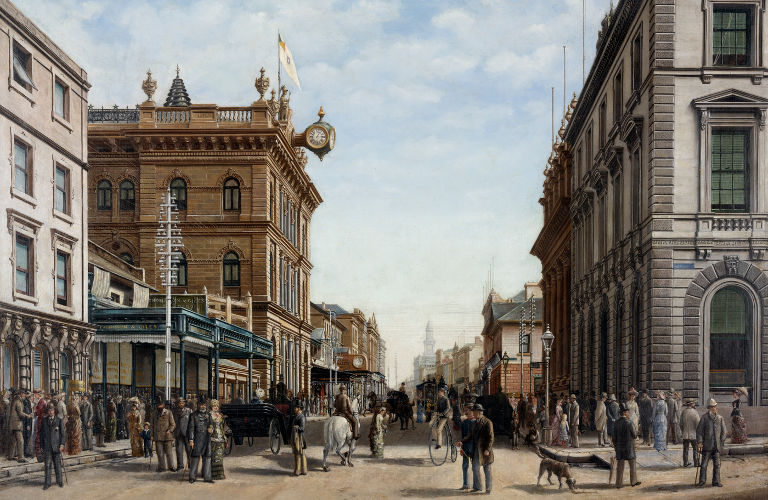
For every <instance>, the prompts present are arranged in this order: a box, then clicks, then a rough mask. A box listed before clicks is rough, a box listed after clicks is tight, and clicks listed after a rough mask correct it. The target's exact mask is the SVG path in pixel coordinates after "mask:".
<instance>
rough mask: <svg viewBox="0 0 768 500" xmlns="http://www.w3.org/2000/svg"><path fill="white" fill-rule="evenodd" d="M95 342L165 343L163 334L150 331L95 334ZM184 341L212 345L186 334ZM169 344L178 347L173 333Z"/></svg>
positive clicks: (177, 339)
mask: <svg viewBox="0 0 768 500" xmlns="http://www.w3.org/2000/svg"><path fill="white" fill-rule="evenodd" d="M95 342H104V343H107V342H143V343H145V344H158V345H165V335H158V334H152V333H106V334H97V335H96V338H95ZM184 342H187V343H191V344H198V345H201V346H204V347H213V344H212V343H211V342H208V341H207V340H203V339H198V338H195V337H192V336H190V335H187V336H186V337H185V338H184ZM171 345H173V346H175V347H178V346H179V338H178V337H176V336H175V335H172V336H171Z"/></svg>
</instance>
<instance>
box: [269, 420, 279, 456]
mask: <svg viewBox="0 0 768 500" xmlns="http://www.w3.org/2000/svg"><path fill="white" fill-rule="evenodd" d="M281 439H282V436H281V435H280V422H278V421H277V419H276V418H273V419H272V421H271V422H270V423H269V449H271V450H272V454H273V455H277V454H278V453H280V441H281Z"/></svg>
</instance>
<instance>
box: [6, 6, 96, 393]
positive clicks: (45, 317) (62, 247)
mask: <svg viewBox="0 0 768 500" xmlns="http://www.w3.org/2000/svg"><path fill="white" fill-rule="evenodd" d="M0 27H1V28H2V31H3V35H4V36H2V37H0V53H1V54H2V57H0V67H2V68H3V69H2V70H0V71H2V73H3V75H4V76H5V77H7V82H8V86H7V87H5V86H4V88H3V90H2V93H3V97H2V99H0V128H2V130H3V134H2V136H1V137H0V151H2V152H3V162H2V167H0V173H1V175H2V179H3V181H4V182H3V189H2V194H0V205H2V212H3V213H2V221H3V223H4V224H5V227H4V228H3V231H0V252H2V262H3V264H2V266H0V282H2V283H3V286H2V287H0V390H3V389H9V388H11V387H14V388H24V389H39V390H42V391H44V392H46V393H47V392H50V391H55V390H60V391H64V392H72V391H81V390H83V389H84V388H85V383H86V382H87V377H88V370H89V359H88V352H89V346H90V345H91V343H92V342H93V332H94V330H95V328H93V327H92V326H91V325H89V324H88V287H87V283H88V281H87V273H88V228H87V226H86V215H85V207H84V206H83V202H84V200H85V198H86V189H87V182H88V165H87V154H86V147H87V144H86V134H85V121H86V113H87V107H88V90H89V89H90V87H91V85H90V84H89V83H88V75H87V73H86V72H85V70H83V69H82V68H80V67H79V66H78V65H77V64H76V63H75V62H74V61H73V60H72V59H70V58H69V56H67V55H66V54H65V53H64V52H63V51H62V50H61V49H60V48H59V47H58V46H57V45H56V44H55V43H54V42H53V41H52V40H51V39H49V38H48V37H47V36H46V35H45V33H43V32H42V31H40V29H39V28H38V27H37V26H35V25H34V23H32V21H30V20H29V19H27V18H26V17H25V16H24V15H23V14H22V13H21V12H19V11H18V9H17V8H16V7H15V6H14V5H13V4H11V3H10V2H8V1H6V0H0Z"/></svg>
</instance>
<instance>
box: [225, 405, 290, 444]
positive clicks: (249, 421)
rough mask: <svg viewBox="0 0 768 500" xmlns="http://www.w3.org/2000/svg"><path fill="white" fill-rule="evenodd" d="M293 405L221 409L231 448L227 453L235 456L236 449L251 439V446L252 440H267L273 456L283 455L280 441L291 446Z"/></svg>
mask: <svg viewBox="0 0 768 500" xmlns="http://www.w3.org/2000/svg"><path fill="white" fill-rule="evenodd" d="M292 407H293V405H292V404H283V405H277V406H275V405H272V404H269V403H258V404H244V405H232V404H230V405H222V406H221V413H222V414H223V415H224V423H225V424H226V425H227V428H228V431H227V440H228V441H229V445H228V446H227V447H226V448H224V453H225V454H226V455H229V454H230V453H232V449H233V448H234V445H241V444H243V439H244V438H247V439H248V446H253V438H261V437H268V438H269V448H270V449H271V450H272V453H273V454H275V455H277V454H278V453H280V444H281V441H282V443H283V444H285V445H288V444H290V442H291V441H290V439H291V434H290V422H291V419H292V417H293V415H292V412H291V410H292Z"/></svg>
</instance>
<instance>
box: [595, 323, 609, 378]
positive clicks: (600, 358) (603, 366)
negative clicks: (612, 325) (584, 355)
mask: <svg viewBox="0 0 768 500" xmlns="http://www.w3.org/2000/svg"><path fill="white" fill-rule="evenodd" d="M598 353H599V354H598V355H597V365H598V368H599V370H598V376H599V379H600V380H599V385H598V389H599V391H601V392H603V391H606V392H610V391H608V311H607V310H603V311H602V312H601V313H600V348H599V349H598Z"/></svg>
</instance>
